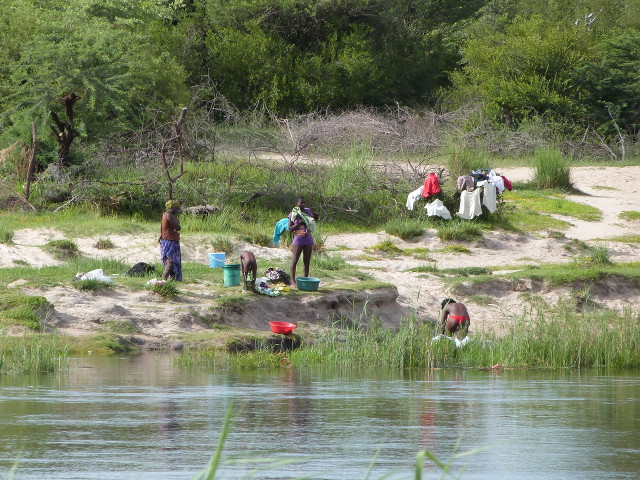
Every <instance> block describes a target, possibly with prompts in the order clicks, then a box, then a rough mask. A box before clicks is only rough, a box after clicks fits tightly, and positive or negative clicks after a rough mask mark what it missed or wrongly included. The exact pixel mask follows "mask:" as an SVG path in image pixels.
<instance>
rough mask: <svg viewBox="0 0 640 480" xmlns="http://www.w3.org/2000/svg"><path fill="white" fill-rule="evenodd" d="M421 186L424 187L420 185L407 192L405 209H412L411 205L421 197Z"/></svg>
mask: <svg viewBox="0 0 640 480" xmlns="http://www.w3.org/2000/svg"><path fill="white" fill-rule="evenodd" d="M423 188H424V187H423V186H421V187H420V188H418V189H416V190H414V191H413V192H411V193H410V194H409V196H408V197H407V210H413V205H414V204H415V203H416V201H418V200H420V199H421V198H422V189H423Z"/></svg>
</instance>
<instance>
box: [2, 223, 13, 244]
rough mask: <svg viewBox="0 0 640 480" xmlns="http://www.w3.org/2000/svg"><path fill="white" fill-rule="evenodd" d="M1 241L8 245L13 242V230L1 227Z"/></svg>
mask: <svg viewBox="0 0 640 480" xmlns="http://www.w3.org/2000/svg"><path fill="white" fill-rule="evenodd" d="M0 243H5V244H7V245H9V244H11V243H13V230H7V229H6V228H4V227H0Z"/></svg>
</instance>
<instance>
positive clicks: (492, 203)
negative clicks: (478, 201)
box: [482, 182, 496, 213]
mask: <svg viewBox="0 0 640 480" xmlns="http://www.w3.org/2000/svg"><path fill="white" fill-rule="evenodd" d="M482 192H483V193H482V204H483V205H484V206H485V207H487V210H489V211H490V212H491V213H493V212H495V211H496V186H495V185H494V184H493V183H489V182H485V184H484V185H483V186H482Z"/></svg>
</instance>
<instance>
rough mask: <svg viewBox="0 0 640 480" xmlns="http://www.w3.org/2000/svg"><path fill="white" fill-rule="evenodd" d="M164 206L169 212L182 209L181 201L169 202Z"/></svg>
mask: <svg viewBox="0 0 640 480" xmlns="http://www.w3.org/2000/svg"><path fill="white" fill-rule="evenodd" d="M164 206H165V207H167V210H172V209H174V208H180V200H167V203H165V204H164Z"/></svg>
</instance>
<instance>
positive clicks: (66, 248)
mask: <svg viewBox="0 0 640 480" xmlns="http://www.w3.org/2000/svg"><path fill="white" fill-rule="evenodd" d="M45 248H46V249H47V250H49V251H50V252H51V253H52V254H53V256H54V257H55V258H57V259H59V260H69V259H70V258H74V257H77V256H79V255H80V250H79V249H78V245H76V243H75V242H74V241H73V240H66V239H65V240H51V241H49V242H47V244H46V245H45Z"/></svg>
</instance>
